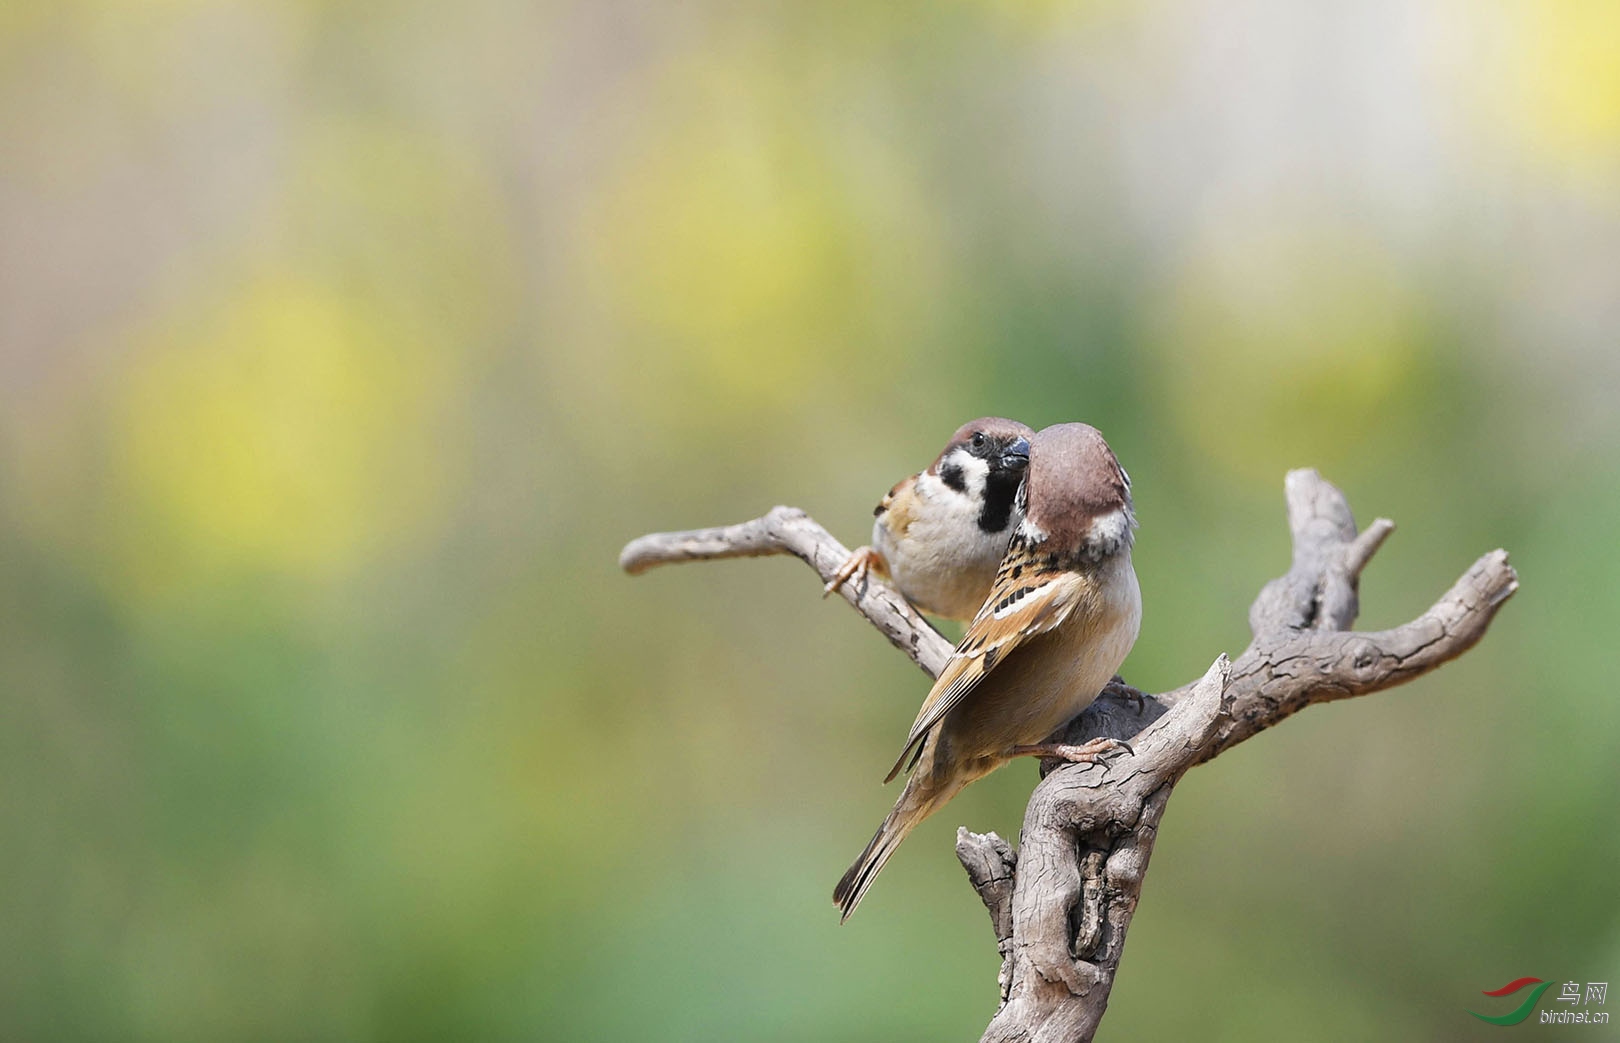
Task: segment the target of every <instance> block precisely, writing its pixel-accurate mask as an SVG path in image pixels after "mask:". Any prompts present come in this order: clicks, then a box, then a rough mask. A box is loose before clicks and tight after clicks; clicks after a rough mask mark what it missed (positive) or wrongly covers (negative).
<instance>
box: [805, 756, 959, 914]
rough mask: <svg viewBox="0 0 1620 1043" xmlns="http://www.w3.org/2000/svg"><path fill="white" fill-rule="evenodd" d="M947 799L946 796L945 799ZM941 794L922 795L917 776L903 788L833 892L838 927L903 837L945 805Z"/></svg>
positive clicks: (947, 796) (864, 895)
mask: <svg viewBox="0 0 1620 1043" xmlns="http://www.w3.org/2000/svg"><path fill="white" fill-rule="evenodd" d="M945 799H949V795H945ZM945 799H941V795H940V794H934V793H924V792H923V790H922V787H921V786H919V785H918V778H917V776H912V778H911V781H910V782H908V783H907V784H906V788H905V790H904V791H903V792H902V793H901V794H900V799H899V800H897V801H895V804H894V810H892V811H890V812H889V814H888V816H887V817H886V818H884V820H883V825H881V826H879V827H878V830H877V832H876V833H874V834H872V839H871V840H870V841H868V842H867V845H866V849H865V850H863V851H862V852H861V853H860V856H859V857H858V858H856V859H855V863H854V865H851V866H850V867H849V869H848V871H846V872H845V873H844V876H843V879H841V880H839V881H838V886H837V887H835V888H833V901H834V902H836V903H837V904H838V908H839V909H840V910H841V911H842V914H843V915H842V916H840V917H839V921H838V922H839V923H843V922H844V921H845V920H848V919H849V917H850V914H851V913H853V912H854V911H855V907H856V906H857V905H860V904H861V899H862V898H864V897H866V892H867V891H868V890H869V889H870V888H871V886H872V881H873V880H876V879H877V875H878V871H879V870H881V869H882V868H883V865H884V863H886V862H888V860H889V856H890V855H892V854H894V852H895V849H896V848H898V847H899V846H900V842H901V841H902V840H904V839H906V835H907V834H909V833H910V832H911V831H912V830H913V829H915V828H916V827H917V824H918V823H920V822H922V820H923V819H925V818H927V817H928V816H929V815H930V814H932V813H933V811H934V809H935V808H937V807H939V806H940V805H941V804H943V803H945Z"/></svg>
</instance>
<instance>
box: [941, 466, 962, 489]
mask: <svg viewBox="0 0 1620 1043" xmlns="http://www.w3.org/2000/svg"><path fill="white" fill-rule="evenodd" d="M939 480H940V481H942V482H944V483H945V486H946V488H949V489H955V490H956V491H957V492H959V493H965V492H967V477H966V476H965V475H964V474H963V473H962V469H961V468H960V467H958V466H956V465H955V464H946V465H945V466H944V467H941V468H940V469H939Z"/></svg>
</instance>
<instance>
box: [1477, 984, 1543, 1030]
mask: <svg viewBox="0 0 1620 1043" xmlns="http://www.w3.org/2000/svg"><path fill="white" fill-rule="evenodd" d="M1531 985H1534V986H1535V988H1533V989H1531V990H1530V995H1528V996H1526V997H1525V999H1524V1002H1523V1003H1521V1004H1519V1005H1518V1007H1516V1008H1515V1009H1513V1010H1511V1011H1509V1012H1508V1013H1506V1014H1498V1015H1496V1016H1495V1017H1492V1016H1490V1015H1488V1014H1480V1013H1478V1012H1477V1011H1472V1010H1471V1011H1469V1012H1468V1013H1470V1014H1472V1015H1474V1017H1476V1018H1478V1019H1479V1020H1481V1021H1488V1022H1490V1023H1491V1024H1492V1025H1517V1024H1518V1023H1519V1022H1521V1021H1523V1020H1524V1019H1525V1018H1528V1017H1529V1016H1530V1012H1531V1011H1533V1010H1535V1009H1536V1001H1537V1000H1539V999H1540V998H1541V994H1542V993H1543V992H1546V991H1547V990H1548V989H1550V988H1552V982H1550V981H1542V980H1541V979H1540V978H1515V979H1514V980H1513V981H1510V982H1508V983H1507V984H1506V985H1504V986H1502V987H1501V988H1500V989H1490V990H1488V991H1487V992H1486V993H1485V995H1487V996H1511V995H1513V994H1514V993H1515V992H1518V991H1519V990H1521V989H1524V988H1526V987H1528V986H1531Z"/></svg>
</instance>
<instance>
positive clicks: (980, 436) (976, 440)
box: [973, 431, 984, 449]
mask: <svg viewBox="0 0 1620 1043" xmlns="http://www.w3.org/2000/svg"><path fill="white" fill-rule="evenodd" d="M973 448H975V449H983V448H984V432H983V431H975V432H973Z"/></svg>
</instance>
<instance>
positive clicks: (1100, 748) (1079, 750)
mask: <svg viewBox="0 0 1620 1043" xmlns="http://www.w3.org/2000/svg"><path fill="white" fill-rule="evenodd" d="M1121 750H1123V751H1124V752H1126V753H1129V754H1131V755H1132V756H1135V754H1136V751H1135V750H1133V749H1131V747H1130V744H1129V743H1125V742H1120V741H1119V740H1118V739H1092V740H1091V741H1090V742H1088V743H1085V744H1084V745H1081V746H1071V745H1069V744H1068V743H1064V742H1042V743H1036V744H1035V745H1033V746H1014V747H1013V748H1012V755H1013V756H1014V757H1050V758H1053V759H1054V760H1060V761H1068V762H1069V763H1070V764H1095V763H1096V762H1098V761H1100V760H1102V759H1103V755H1104V754H1108V753H1114V752H1118V751H1121Z"/></svg>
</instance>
